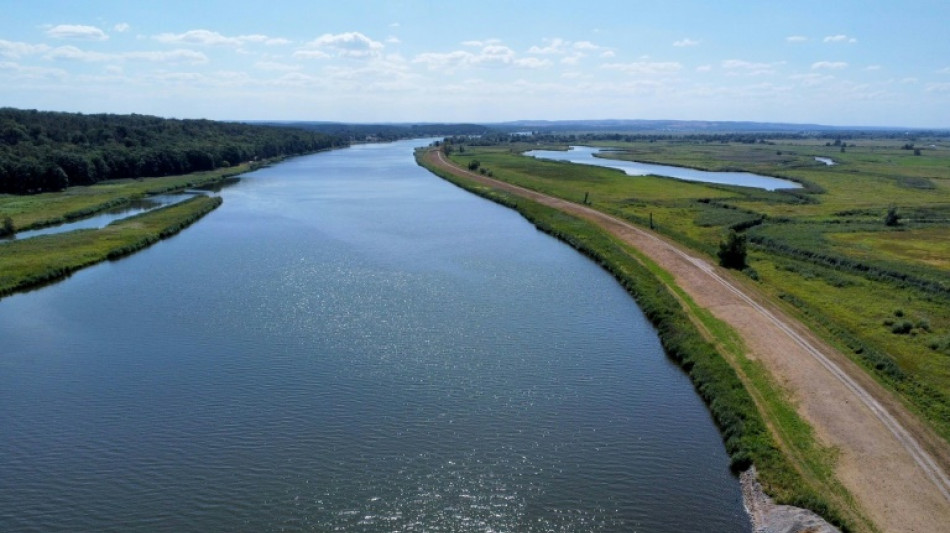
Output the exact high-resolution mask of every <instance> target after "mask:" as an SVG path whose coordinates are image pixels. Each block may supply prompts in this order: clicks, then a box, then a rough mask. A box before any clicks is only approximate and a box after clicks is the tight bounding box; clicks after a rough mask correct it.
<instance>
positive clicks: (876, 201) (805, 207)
mask: <svg viewBox="0 0 950 533" xmlns="http://www.w3.org/2000/svg"><path fill="white" fill-rule="evenodd" d="M524 140H525V139H518V140H515V141H513V142H498V143H493V144H487V145H479V144H481V142H483V141H475V140H468V141H466V140H464V139H454V140H449V143H450V146H449V151H450V153H451V158H452V160H453V161H454V162H455V163H457V164H458V165H460V166H462V167H463V168H464V167H468V168H473V167H474V168H475V169H477V170H478V171H480V172H482V173H485V174H486V175H488V174H490V175H492V176H493V177H496V178H499V179H502V180H504V181H508V182H511V183H515V184H517V185H521V186H523V187H527V188H530V189H534V190H538V191H541V192H545V193H548V194H551V195H555V196H559V197H562V198H565V199H568V200H572V201H575V202H586V203H588V204H590V205H591V206H593V207H595V208H597V209H599V210H602V211H604V212H608V213H611V214H614V215H617V216H620V217H622V218H625V219H627V220H629V221H632V222H634V223H637V224H640V225H643V226H650V225H652V227H653V228H654V229H655V230H657V231H659V232H660V233H663V234H665V235H667V236H669V237H671V238H673V239H674V240H676V241H678V242H680V243H682V244H685V245H687V246H689V247H691V248H693V249H695V250H697V251H699V252H702V253H704V254H707V255H708V256H709V257H710V258H713V259H715V256H716V251H717V249H718V247H719V243H720V242H721V241H723V240H724V238H725V236H726V235H727V234H728V232H729V231H737V232H739V233H740V234H743V235H745V236H746V238H747V239H748V242H749V255H748V258H747V259H748V260H747V263H748V265H749V266H748V268H747V269H746V270H745V273H746V274H747V275H748V277H749V278H750V281H752V282H754V283H756V284H757V285H758V286H759V287H760V289H761V290H762V291H764V292H765V293H767V294H769V295H771V296H772V297H774V298H775V299H776V301H778V302H781V305H783V306H784V308H785V309H786V310H787V311H789V312H791V313H793V314H794V315H795V316H798V317H799V318H801V319H802V320H803V321H804V322H805V323H807V324H808V325H809V326H810V327H811V328H813V329H814V330H815V331H816V332H817V333H818V334H820V335H821V336H822V337H824V338H825V339H826V340H828V341H830V342H831V343H832V344H833V345H835V346H837V347H838V348H840V349H841V350H842V351H843V352H845V353H848V354H849V356H850V357H851V358H852V359H853V360H855V361H856V362H858V363H859V364H861V365H862V366H864V367H865V368H866V369H867V370H868V372H869V373H871V375H873V376H874V377H875V378H876V379H877V380H879V381H880V382H882V383H884V384H885V385H887V386H888V387H889V388H891V389H892V390H894V391H896V392H898V394H899V396H900V398H901V399H902V400H903V401H904V402H905V403H906V404H907V405H908V406H909V407H910V408H911V409H912V410H914V411H916V412H917V413H919V414H920V415H922V417H923V418H924V419H925V420H927V421H928V422H929V423H930V425H931V426H932V427H933V428H934V429H935V430H936V431H937V432H938V433H939V434H940V435H941V436H942V437H943V438H944V439H946V440H950V270H948V268H947V267H948V262H950V260H948V258H950V254H948V252H950V248H948V246H950V245H948V244H947V243H950V140H948V139H946V138H918V139H911V140H908V139H900V138H885V137H881V138H874V137H867V136H862V137H859V138H856V139H851V138H845V139H834V140H830V139H826V138H820V139H819V138H811V139H809V138H800V139H768V138H763V139H760V140H759V141H758V142H755V143H748V142H724V141H721V140H715V141H713V140H706V141H704V140H701V139H696V138H691V139H675V138H674V139H666V140H646V139H644V140H639V141H632V142H631V141H616V140H596V139H595V140H585V141H584V142H575V143H574V144H587V145H591V146H604V147H611V148H614V149H616V150H617V151H613V152H610V153H609V154H605V155H606V156H609V157H615V158H622V159H629V160H635V161H642V162H652V163H660V164H667V165H678V166H687V167H692V168H698V169H702V170H711V171H724V170H729V171H747V172H754V173H758V174H763V175H769V176H775V177H781V178H786V179H791V180H794V181H796V182H798V183H800V184H802V186H803V188H802V189H798V190H786V191H772V192H770V191H764V190H758V189H750V188H742V187H735V186H722V185H711V184H701V183H694V182H685V181H679V180H674V179H670V178H662V177H655V176H648V177H632V176H627V175H625V174H623V173H622V172H620V171H615V170H610V169H604V168H598V167H592V166H582V165H575V164H570V163H563V162H553V161H543V160H538V159H534V158H531V157H527V156H524V155H521V154H522V153H523V152H524V151H526V150H531V149H539V148H543V149H552V148H554V149H558V148H560V149H564V148H566V147H567V143H554V142H552V141H551V140H543V141H542V142H541V143H537V142H532V143H527V142H524ZM816 157H822V158H829V159H832V160H833V161H834V162H835V164H834V165H826V164H825V163H823V162H820V161H817V160H816V159H815V158H816ZM889 214H890V216H889Z"/></svg>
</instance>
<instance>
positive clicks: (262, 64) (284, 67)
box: [254, 61, 301, 72]
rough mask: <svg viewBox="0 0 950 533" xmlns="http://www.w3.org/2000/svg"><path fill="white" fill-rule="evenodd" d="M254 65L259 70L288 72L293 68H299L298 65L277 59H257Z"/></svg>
mask: <svg viewBox="0 0 950 533" xmlns="http://www.w3.org/2000/svg"><path fill="white" fill-rule="evenodd" d="M254 66H255V67H256V68H258V69H260V70H268V71H275V72H290V71H294V70H300V68H301V67H300V65H290V64H287V63H280V62H277V61H258V62H257V63H254Z"/></svg>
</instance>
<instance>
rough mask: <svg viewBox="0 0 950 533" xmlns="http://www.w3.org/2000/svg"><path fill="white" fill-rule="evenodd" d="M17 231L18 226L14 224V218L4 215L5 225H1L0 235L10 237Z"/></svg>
mask: <svg viewBox="0 0 950 533" xmlns="http://www.w3.org/2000/svg"><path fill="white" fill-rule="evenodd" d="M14 233H16V227H14V225H13V219H12V218H10V217H3V225H0V237H8V236H10V235H13V234H14Z"/></svg>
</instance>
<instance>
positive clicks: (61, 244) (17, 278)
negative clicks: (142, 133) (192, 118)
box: [0, 196, 221, 296]
mask: <svg viewBox="0 0 950 533" xmlns="http://www.w3.org/2000/svg"><path fill="white" fill-rule="evenodd" d="M219 205H221V198H219V197H210V196H196V197H194V198H191V199H188V200H185V201H184V202H181V203H178V204H175V205H171V206H168V207H163V208H160V209H156V210H154V211H150V212H147V213H143V214H140V215H136V216H133V217H129V218H126V219H123V220H119V221H116V222H113V223H112V224H109V225H108V226H106V227H104V228H102V229H83V230H76V231H71V232H67V233H59V234H54V235H41V236H37V237H32V238H30V239H24V240H19V241H11V242H7V243H3V244H0V296H3V295H7V294H10V293H12V292H15V291H18V290H24V289H29V288H32V287H36V286H38V285H42V284H45V283H49V282H52V281H56V280H58V279H61V278H63V277H66V276H68V275H69V274H71V273H73V272H75V271H77V270H79V269H81V268H84V267H86V266H90V265H93V264H95V263H99V262H102V261H105V260H107V259H108V260H111V259H118V258H120V257H123V256H126V255H129V254H131V253H134V252H136V251H138V250H140V249H142V248H145V247H147V246H149V245H151V244H153V243H155V242H158V241H159V240H160V239H165V238H168V237H171V236H172V235H174V234H176V233H178V232H179V231H181V230H182V229H184V228H186V227H188V226H189V225H190V224H192V223H194V222H195V221H197V220H198V219H200V218H201V217H202V216H204V215H205V214H207V213H209V212H211V211H212V210H214V209H215V208H217V207H218V206H219Z"/></svg>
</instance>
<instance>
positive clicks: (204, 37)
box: [155, 30, 290, 46]
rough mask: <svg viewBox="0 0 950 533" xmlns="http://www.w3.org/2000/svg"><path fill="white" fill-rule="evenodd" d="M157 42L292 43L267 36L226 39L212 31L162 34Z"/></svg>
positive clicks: (209, 43) (211, 43) (244, 36)
mask: <svg viewBox="0 0 950 533" xmlns="http://www.w3.org/2000/svg"><path fill="white" fill-rule="evenodd" d="M155 40H157V41H160V42H163V43H169V44H193V45H194V44H196V45H205V46H242V45H244V44H246V43H258V44H267V45H280V44H289V43H290V41H288V40H287V39H281V38H275V37H268V36H267V35H260V34H252V35H238V36H237V37H226V36H224V35H221V34H220V33H218V32H216V31H211V30H189V31H186V32H185V33H162V34H159V35H156V36H155Z"/></svg>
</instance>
